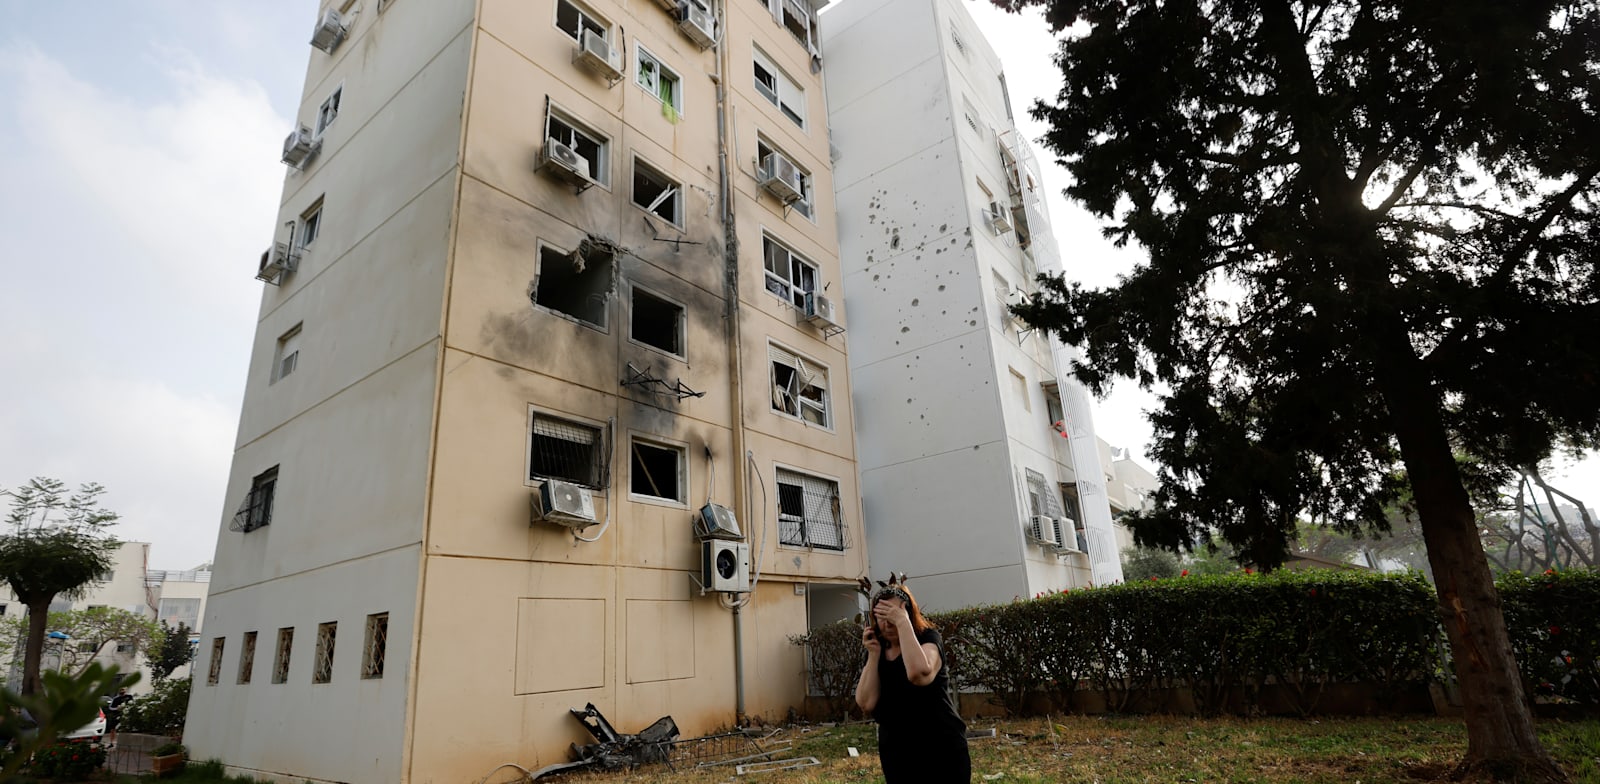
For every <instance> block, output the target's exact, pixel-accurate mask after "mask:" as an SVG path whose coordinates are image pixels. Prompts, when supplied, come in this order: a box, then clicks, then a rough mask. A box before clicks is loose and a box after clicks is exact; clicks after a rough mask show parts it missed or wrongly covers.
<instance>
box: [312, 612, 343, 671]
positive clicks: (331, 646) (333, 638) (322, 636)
mask: <svg viewBox="0 0 1600 784" xmlns="http://www.w3.org/2000/svg"><path fill="white" fill-rule="evenodd" d="M338 641H339V622H338V621H325V622H323V623H319V624H317V651H316V658H315V659H313V660H312V662H311V682H312V683H313V684H322V683H332V682H333V656H334V653H335V651H337V650H338V646H337V643H338Z"/></svg>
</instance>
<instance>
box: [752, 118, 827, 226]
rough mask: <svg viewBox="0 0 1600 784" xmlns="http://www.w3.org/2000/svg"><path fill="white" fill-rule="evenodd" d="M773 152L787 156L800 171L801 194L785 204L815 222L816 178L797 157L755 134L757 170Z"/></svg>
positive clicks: (764, 136)
mask: <svg viewBox="0 0 1600 784" xmlns="http://www.w3.org/2000/svg"><path fill="white" fill-rule="evenodd" d="M773 153H777V154H779V155H782V156H783V157H785V158H788V159H789V162H790V163H792V164H794V167H795V168H796V169H798V170H799V171H800V190H801V196H800V198H799V199H798V200H796V201H793V202H790V203H789V204H787V205H785V206H786V207H787V208H789V209H793V210H794V211H795V212H798V213H800V214H801V215H803V216H805V219H806V220H808V221H811V222H812V223H816V222H817V206H816V204H817V187H816V185H817V182H816V179H817V178H816V177H815V176H814V175H813V174H812V173H811V170H810V169H807V168H806V167H804V166H802V165H800V160H799V159H798V158H796V157H794V156H793V155H790V154H789V153H788V152H785V151H784V149H783V148H782V147H779V146H778V145H777V144H776V143H775V142H772V141H770V140H769V139H768V138H767V137H766V135H764V134H756V166H757V170H758V171H759V170H760V167H761V164H763V163H765V162H766V160H767V156H768V155H771V154H773Z"/></svg>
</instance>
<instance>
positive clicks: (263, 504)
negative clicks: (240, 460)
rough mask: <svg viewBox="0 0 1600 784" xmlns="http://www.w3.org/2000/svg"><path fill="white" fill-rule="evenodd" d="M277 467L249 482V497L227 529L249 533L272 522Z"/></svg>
mask: <svg viewBox="0 0 1600 784" xmlns="http://www.w3.org/2000/svg"><path fill="white" fill-rule="evenodd" d="M277 487H278V467H277V466H273V467H271V468H269V469H267V470H265V471H262V472H261V473H259V474H256V476H255V478H254V479H251V480H250V495H248V496H246V497H245V499H244V504H243V505H241V506H240V507H239V511H238V512H236V513H235V514H234V516H233V523H232V524H231V525H229V526H228V527H229V529H231V530H234V531H241V532H244V533H249V532H251V531H254V530H256V529H257V528H262V527H264V526H266V525H269V524H270V523H271V522H272V501H273V497H274V496H275V495H276V494H277Z"/></svg>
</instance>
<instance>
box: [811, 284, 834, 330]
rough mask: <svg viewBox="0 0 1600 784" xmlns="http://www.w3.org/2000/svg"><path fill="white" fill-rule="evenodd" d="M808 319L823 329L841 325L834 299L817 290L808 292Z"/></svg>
mask: <svg viewBox="0 0 1600 784" xmlns="http://www.w3.org/2000/svg"><path fill="white" fill-rule="evenodd" d="M806 321H809V322H811V323H813V324H816V325H817V326H819V327H822V328H823V329H827V328H829V327H837V326H839V314H838V313H837V312H835V309H834V305H833V300H831V299H828V298H827V297H824V296H822V295H821V294H818V293H817V292H815V291H808V292H806Z"/></svg>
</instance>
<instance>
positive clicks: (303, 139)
mask: <svg viewBox="0 0 1600 784" xmlns="http://www.w3.org/2000/svg"><path fill="white" fill-rule="evenodd" d="M321 149H322V142H321V141H320V140H318V139H317V138H316V136H315V135H314V134H312V133H311V129H310V128H307V127H306V126H304V125H302V126H300V127H298V128H295V129H294V131H293V132H291V133H290V134H289V137H288V138H286V139H284V140H283V162H284V163H287V164H289V165H290V166H292V167H294V168H295V169H296V170H303V169H305V168H306V163H307V162H309V161H310V160H311V159H312V158H313V157H315V156H316V154H317V152H318V151H320V150H321Z"/></svg>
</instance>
